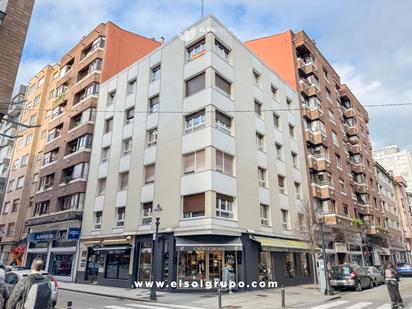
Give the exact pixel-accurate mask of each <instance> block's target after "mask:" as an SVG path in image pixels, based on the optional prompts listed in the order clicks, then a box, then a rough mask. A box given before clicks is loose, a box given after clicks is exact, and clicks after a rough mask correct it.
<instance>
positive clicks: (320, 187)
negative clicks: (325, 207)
mask: <svg viewBox="0 0 412 309" xmlns="http://www.w3.org/2000/svg"><path fill="white" fill-rule="evenodd" d="M311 187H312V188H311V191H312V196H313V197H316V198H319V199H323V200H324V199H331V198H334V197H335V190H334V189H333V186H332V183H331V182H329V181H318V182H312V186H311Z"/></svg>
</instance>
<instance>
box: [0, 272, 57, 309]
mask: <svg viewBox="0 0 412 309" xmlns="http://www.w3.org/2000/svg"><path fill="white" fill-rule="evenodd" d="M46 280H47V279H46V278H45V277H44V276H43V275H42V274H39V273H34V274H29V275H27V276H26V277H24V278H23V279H22V280H20V281H19V282H18V283H17V284H16V286H15V287H14V289H13V292H12V293H11V295H10V297H9V300H8V302H7V309H22V308H23V305H24V303H25V302H26V297H27V295H28V294H29V291H30V288H31V286H32V285H33V284H34V283H41V282H43V281H46ZM51 308H52V303H51V299H50V301H49V306H48V308H44V309H51Z"/></svg>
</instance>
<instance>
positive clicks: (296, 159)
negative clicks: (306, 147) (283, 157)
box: [290, 151, 299, 168]
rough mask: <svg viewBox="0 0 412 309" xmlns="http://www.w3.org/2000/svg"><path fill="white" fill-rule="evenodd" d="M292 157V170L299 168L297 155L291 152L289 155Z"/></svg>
mask: <svg viewBox="0 0 412 309" xmlns="http://www.w3.org/2000/svg"><path fill="white" fill-rule="evenodd" d="M290 154H291V156H292V165H293V167H294V168H299V160H298V155H297V153H294V152H293V151H292V152H291V153H290Z"/></svg>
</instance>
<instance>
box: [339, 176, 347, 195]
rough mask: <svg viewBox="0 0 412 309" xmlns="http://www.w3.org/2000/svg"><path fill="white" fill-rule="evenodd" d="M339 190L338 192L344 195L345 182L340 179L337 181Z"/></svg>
mask: <svg viewBox="0 0 412 309" xmlns="http://www.w3.org/2000/svg"><path fill="white" fill-rule="evenodd" d="M339 189H340V192H342V193H346V190H345V181H343V180H342V179H339Z"/></svg>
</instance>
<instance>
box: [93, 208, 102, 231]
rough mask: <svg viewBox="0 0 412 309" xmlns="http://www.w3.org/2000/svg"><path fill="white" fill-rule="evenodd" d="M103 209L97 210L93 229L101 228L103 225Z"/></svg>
mask: <svg viewBox="0 0 412 309" xmlns="http://www.w3.org/2000/svg"><path fill="white" fill-rule="evenodd" d="M102 214H103V212H102V211H96V212H95V213H94V218H93V229H95V230H100V229H101V227H102Z"/></svg>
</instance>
